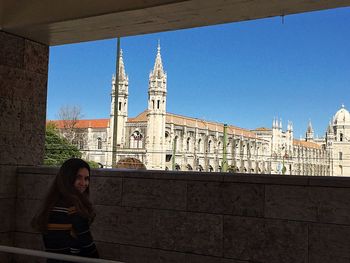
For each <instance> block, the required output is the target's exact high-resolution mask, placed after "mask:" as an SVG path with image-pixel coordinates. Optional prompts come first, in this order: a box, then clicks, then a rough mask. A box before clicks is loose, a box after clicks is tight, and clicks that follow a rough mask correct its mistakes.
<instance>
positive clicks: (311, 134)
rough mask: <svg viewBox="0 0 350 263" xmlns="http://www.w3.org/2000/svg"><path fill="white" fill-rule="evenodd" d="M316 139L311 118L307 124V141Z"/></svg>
mask: <svg viewBox="0 0 350 263" xmlns="http://www.w3.org/2000/svg"><path fill="white" fill-rule="evenodd" d="M313 140H314V129H313V128H312V124H311V120H309V124H308V125H307V130H306V136H305V141H307V142H312V141H313Z"/></svg>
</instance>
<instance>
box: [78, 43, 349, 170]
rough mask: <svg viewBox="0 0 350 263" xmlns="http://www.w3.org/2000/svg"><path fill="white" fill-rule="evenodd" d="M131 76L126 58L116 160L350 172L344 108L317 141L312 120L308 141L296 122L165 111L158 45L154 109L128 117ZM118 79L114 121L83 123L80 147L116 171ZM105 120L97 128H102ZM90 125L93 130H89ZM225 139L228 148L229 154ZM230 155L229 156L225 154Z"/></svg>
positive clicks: (155, 165)
mask: <svg viewBox="0 0 350 263" xmlns="http://www.w3.org/2000/svg"><path fill="white" fill-rule="evenodd" d="M128 85H129V78H128V76H127V74H126V72H125V66H124V62H123V55H121V56H120V68H119V85H118V88H119V92H118V100H117V102H118V105H117V113H118V116H117V120H118V125H117V152H116V153H117V158H116V159H117V160H119V159H121V158H124V157H127V156H132V157H136V158H138V159H140V160H141V161H142V162H143V163H145V165H146V166H147V168H148V169H160V170H164V169H166V170H181V171H188V170H197V171H214V172H218V171H222V164H223V161H224V160H225V159H226V160H227V165H228V170H229V171H233V172H240V173H267V174H270V173H271V174H295V175H346V174H349V175H350V165H349V164H348V163H350V162H349V160H348V158H346V157H347V156H350V147H349V146H350V142H349V140H348V138H350V114H349V112H348V111H347V110H346V109H345V108H344V107H342V108H341V109H340V110H339V111H338V112H337V113H336V115H335V116H334V119H333V121H332V123H330V126H329V127H328V129H327V133H326V136H325V138H322V139H316V138H314V132H313V128H312V124H311V121H310V122H309V124H308V127H307V131H306V136H305V139H304V140H297V139H295V138H294V136H293V124H292V122H288V124H287V129H286V130H283V128H282V121H281V120H278V119H275V120H273V123H272V128H257V129H255V130H247V129H243V128H240V127H236V126H232V125H228V126H227V134H226V135H224V125H223V124H221V123H217V122H210V121H205V120H201V119H196V118H191V117H186V116H180V115H176V114H171V113H168V112H166V95H167V74H166V72H165V71H164V68H163V63H162V58H161V52H160V46H159V45H158V50H157V55H156V59H155V64H154V68H153V70H152V71H151V73H150V76H149V87H148V108H147V110H145V111H144V112H142V113H140V114H139V115H138V116H136V117H135V118H130V117H128ZM116 87H117V85H116V79H115V77H113V78H112V93H111V97H112V99H111V115H110V119H102V120H84V121H81V124H82V123H83V122H84V123H85V126H86V127H85V128H86V131H87V133H88V136H86V138H88V139H87V140H86V141H85V142H82V143H81V145H84V147H81V148H82V149H81V150H83V151H84V152H85V157H86V158H87V159H89V160H92V161H96V162H98V163H100V164H101V165H102V166H103V167H111V166H112V154H115V151H113V150H112V138H113V120H114V103H115V89H116ZM97 123H98V125H99V126H98V127H97V126H95V125H96V124H97ZM87 125H88V126H87ZM224 141H225V142H226V149H225V150H224V145H223V144H224ZM225 155H226V156H225ZM225 157H226V158H225Z"/></svg>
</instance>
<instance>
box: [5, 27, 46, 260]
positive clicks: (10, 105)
mask: <svg viewBox="0 0 350 263" xmlns="http://www.w3.org/2000/svg"><path fill="white" fill-rule="evenodd" d="M48 52H49V50H48V47H47V46H45V45H41V44H38V43H35V42H33V41H30V40H27V39H24V38H21V37H17V36H14V35H11V34H8V33H5V32H3V31H0V221H1V222H2V223H1V224H0V244H6V245H8V244H13V242H12V241H13V239H14V236H13V235H12V232H13V231H14V228H15V224H14V218H15V207H16V206H15V202H16V191H17V190H16V180H17V179H16V169H17V167H18V166H28V165H38V164H41V163H42V160H43V151H44V141H45V121H46V91H47V65H48ZM8 260H9V256H8V255H4V254H1V253H0V262H7V261H8Z"/></svg>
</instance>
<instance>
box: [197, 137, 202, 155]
mask: <svg viewBox="0 0 350 263" xmlns="http://www.w3.org/2000/svg"><path fill="white" fill-rule="evenodd" d="M201 144H202V139H199V140H198V147H197V151H198V152H201V151H202V147H201Z"/></svg>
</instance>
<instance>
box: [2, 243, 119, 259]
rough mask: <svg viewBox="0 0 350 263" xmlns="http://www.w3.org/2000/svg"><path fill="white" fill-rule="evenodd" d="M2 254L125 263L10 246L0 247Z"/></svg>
mask: <svg viewBox="0 0 350 263" xmlns="http://www.w3.org/2000/svg"><path fill="white" fill-rule="evenodd" d="M0 252H5V253H10V254H20V255H26V256H34V257H40V258H50V259H57V260H63V261H69V262H78V263H123V262H121V261H114V260H106V259H100V258H86V257H79V256H71V255H65V254H57V253H51V252H45V251H40V250H33V249H27V248H18V247H9V246H0Z"/></svg>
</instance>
